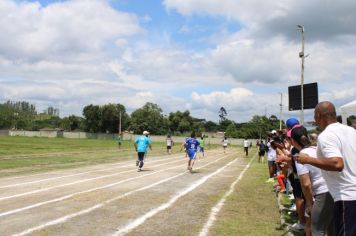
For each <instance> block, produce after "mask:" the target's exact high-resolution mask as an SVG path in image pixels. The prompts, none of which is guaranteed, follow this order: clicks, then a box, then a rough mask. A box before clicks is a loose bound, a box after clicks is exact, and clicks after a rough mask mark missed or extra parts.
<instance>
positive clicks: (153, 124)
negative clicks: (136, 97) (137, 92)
mask: <svg viewBox="0 0 356 236" xmlns="http://www.w3.org/2000/svg"><path fill="white" fill-rule="evenodd" d="M167 128H168V127H164V119H163V115H162V109H161V108H160V107H159V106H158V105H157V104H154V103H150V102H148V103H146V104H145V105H144V106H143V107H142V108H139V109H137V110H135V111H134V112H132V114H131V123H130V129H131V130H132V131H134V132H135V133H136V134H140V133H142V132H143V131H144V130H147V131H149V132H150V133H151V134H166V133H167V131H168V129H167Z"/></svg>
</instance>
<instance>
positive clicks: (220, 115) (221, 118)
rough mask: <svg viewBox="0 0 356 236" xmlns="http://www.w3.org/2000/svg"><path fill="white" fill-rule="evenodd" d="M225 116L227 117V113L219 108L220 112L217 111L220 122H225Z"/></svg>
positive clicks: (222, 108)
mask: <svg viewBox="0 0 356 236" xmlns="http://www.w3.org/2000/svg"><path fill="white" fill-rule="evenodd" d="M226 116H227V112H226V110H225V108H224V107H220V110H219V118H220V122H222V121H224V120H226Z"/></svg>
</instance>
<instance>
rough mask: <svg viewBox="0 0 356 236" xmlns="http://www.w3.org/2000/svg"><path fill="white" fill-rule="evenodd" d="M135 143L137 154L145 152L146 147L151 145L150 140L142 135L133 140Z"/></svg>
mask: <svg viewBox="0 0 356 236" xmlns="http://www.w3.org/2000/svg"><path fill="white" fill-rule="evenodd" d="M135 143H136V144H137V152H146V151H147V148H148V145H150V144H151V140H150V139H149V138H148V137H146V136H144V135H142V136H140V137H138V138H136V139H135Z"/></svg>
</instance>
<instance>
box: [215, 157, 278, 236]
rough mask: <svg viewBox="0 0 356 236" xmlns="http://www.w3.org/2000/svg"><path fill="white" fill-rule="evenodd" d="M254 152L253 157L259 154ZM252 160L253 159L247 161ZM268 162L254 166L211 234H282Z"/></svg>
mask: <svg viewBox="0 0 356 236" xmlns="http://www.w3.org/2000/svg"><path fill="white" fill-rule="evenodd" d="M255 153H256V151H255V150H254V151H252V152H251V154H250V156H252V155H255ZM247 161H250V158H248V159H247V160H246V162H247ZM267 175H268V168H267V164H266V163H263V164H261V163H258V162H257V158H256V159H255V160H254V161H253V162H252V163H251V166H250V168H249V169H248V170H247V171H246V173H245V175H244V176H243V178H242V179H241V180H240V182H239V183H238V184H237V186H236V188H235V191H234V192H233V194H232V195H230V196H229V197H228V198H227V200H226V202H225V205H224V207H223V209H222V210H221V212H220V213H219V215H218V216H217V221H216V222H215V224H214V226H213V228H212V229H211V230H210V235H229V236H231V235H256V236H257V235H258V236H260V235H282V234H283V230H282V229H281V228H280V215H279V211H278V206H277V198H276V194H275V193H274V192H273V191H272V185H271V184H270V183H265V181H266V180H267V178H268V176H267Z"/></svg>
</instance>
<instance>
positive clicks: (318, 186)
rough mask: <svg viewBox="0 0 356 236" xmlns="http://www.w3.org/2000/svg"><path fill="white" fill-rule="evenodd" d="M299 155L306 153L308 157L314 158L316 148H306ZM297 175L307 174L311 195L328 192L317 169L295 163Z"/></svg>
mask: <svg viewBox="0 0 356 236" xmlns="http://www.w3.org/2000/svg"><path fill="white" fill-rule="evenodd" d="M300 153H306V154H308V155H309V156H310V157H313V158H317V157H316V147H307V148H304V149H302V150H301V151H300ZM296 167H297V173H298V175H299V176H301V175H304V174H309V176H310V182H311V184H312V190H313V195H316V194H321V193H326V192H328V191H329V190H328V187H327V185H326V183H325V180H324V178H323V176H322V174H321V170H320V169H319V168H318V167H315V166H312V165H309V164H304V165H303V164H300V163H298V162H296Z"/></svg>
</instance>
